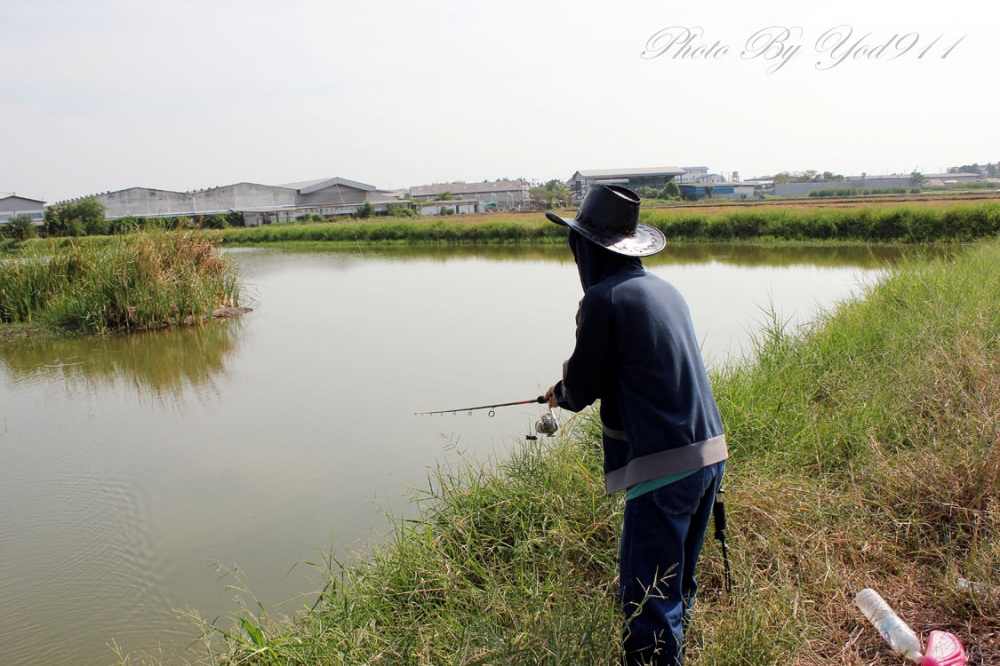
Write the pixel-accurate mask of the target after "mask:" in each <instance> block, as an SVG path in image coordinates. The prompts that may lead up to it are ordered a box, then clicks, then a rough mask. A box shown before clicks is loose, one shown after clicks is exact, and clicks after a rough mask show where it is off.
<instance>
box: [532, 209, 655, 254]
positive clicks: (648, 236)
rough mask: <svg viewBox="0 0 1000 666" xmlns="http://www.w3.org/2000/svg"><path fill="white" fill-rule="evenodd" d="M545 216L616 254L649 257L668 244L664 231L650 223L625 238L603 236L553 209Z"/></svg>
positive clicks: (641, 225) (640, 226)
mask: <svg viewBox="0 0 1000 666" xmlns="http://www.w3.org/2000/svg"><path fill="white" fill-rule="evenodd" d="M545 217H547V218H549V220H550V221H552V222H555V223H556V224H561V225H562V226H564V227H569V228H570V229H573V230H574V231H576V232H577V233H578V234H580V235H581V236H583V237H584V238H586V239H587V240H589V241H591V242H592V243H596V244H598V245H600V246H601V247H605V248H607V249H609V250H611V251H612V252H614V253H616V254H623V255H625V256H627V257H648V256H649V255H651V254H656V253H657V252H659V251H660V250H662V249H663V248H665V247H666V246H667V237H666V236H664V235H663V232H662V231H660V230H659V229H657V228H656V227H651V226H649V225H648V224H639V225H638V226H637V227H636V229H635V233H634V234H633V235H631V236H626V237H624V238H618V237H612V236H608V237H601V236H599V235H597V234H595V233H594V232H592V231H591V230H590V229H588V228H587V227H584V226H583V225H581V224H579V223H578V222H577V221H576V218H566V217H559V216H558V215H556V214H555V213H553V212H551V211H546V212H545Z"/></svg>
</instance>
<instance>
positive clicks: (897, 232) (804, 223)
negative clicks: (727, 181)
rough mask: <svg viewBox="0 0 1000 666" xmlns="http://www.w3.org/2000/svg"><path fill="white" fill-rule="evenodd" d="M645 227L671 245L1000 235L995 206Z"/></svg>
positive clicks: (769, 215)
mask: <svg viewBox="0 0 1000 666" xmlns="http://www.w3.org/2000/svg"><path fill="white" fill-rule="evenodd" d="M640 219H641V220H642V221H643V222H645V223H646V224H650V225H653V226H655V227H658V228H659V229H661V230H662V231H663V232H664V233H665V234H666V235H667V238H668V239H670V240H709V241H727V240H752V239H765V238H766V239H777V240H786V241H789V240H791V241H804V240H838V241H861V242H902V243H933V242H941V241H959V242H967V241H972V240H976V239H981V238H993V237H996V235H997V234H998V233H1000V203H997V202H985V203H978V204H956V205H948V206H920V205H880V206H871V207H857V208H854V207H852V208H813V209H808V208H806V209H803V208H795V207H788V208H779V207H774V208H771V207H768V208H756V209H755V208H753V207H747V208H741V209H735V210H732V211H726V212H722V213H717V212H715V213H705V212H694V211H688V210H671V209H669V208H654V209H650V210H645V211H643V212H642V213H641V216H640Z"/></svg>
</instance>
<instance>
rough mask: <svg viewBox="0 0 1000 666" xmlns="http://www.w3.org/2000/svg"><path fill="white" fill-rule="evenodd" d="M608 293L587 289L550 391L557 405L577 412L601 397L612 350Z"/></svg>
mask: <svg viewBox="0 0 1000 666" xmlns="http://www.w3.org/2000/svg"><path fill="white" fill-rule="evenodd" d="M613 331H614V321H613V317H612V311H611V303H610V294H609V293H607V292H604V291H603V290H598V289H590V290H589V291H588V292H587V293H586V294H585V295H584V297H583V300H581V301H580V309H579V311H578V312H577V315H576V347H575V348H574V349H573V354H572V356H570V357H569V359H568V360H567V361H566V362H565V363H563V377H562V380H561V381H559V382H557V383H556V386H555V390H554V392H553V394H554V396H555V398H556V400H557V401H558V403H559V406H560V407H563V408H565V409H568V410H570V411H574V412H579V411H580V410H582V409H584V408H585V407H587V406H588V405H590V404H592V403H593V402H594V401H595V400H597V399H598V398H600V397H601V392H602V390H603V389H604V387H605V386H606V377H607V373H608V371H609V368H610V366H611V363H610V361H611V357H612V354H613V353H614V345H613Z"/></svg>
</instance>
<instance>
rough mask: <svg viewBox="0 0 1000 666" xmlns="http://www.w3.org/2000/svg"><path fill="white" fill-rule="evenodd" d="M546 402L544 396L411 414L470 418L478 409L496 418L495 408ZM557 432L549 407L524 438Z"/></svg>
mask: <svg viewBox="0 0 1000 666" xmlns="http://www.w3.org/2000/svg"><path fill="white" fill-rule="evenodd" d="M547 402H548V400H546V399H545V396H542V395H540V396H538V397H537V398H533V399H531V400H516V401H514V402H500V403H497V404H495V405H480V406H479V407H463V408H461V409H442V410H439V411H436V412H413V415H414V416H424V415H427V414H457V413H458V412H468V413H469V416H472V412H474V411H477V410H480V409H488V410H490V411H489V412H488V414H489V416H491V417H493V416H496V412H495V411H494V410H495V409H496V408H497V407H511V406H513V405H531V404H538V405H544V404H546V403H547ZM558 430H559V420H558V419H556V415H555V413H554V412H553V411H552V407H549V411H548V412H546V413H545V414H542V418H540V419H538V421H536V422H535V431H534V433H532V432H531V431H530V430H529V431H528V434H527V436H526V439H529V440H535V439H538V435H548V436H549V437H554V436H555V434H556V432H557V431H558Z"/></svg>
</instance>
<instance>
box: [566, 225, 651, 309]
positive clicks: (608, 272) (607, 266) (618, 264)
mask: <svg viewBox="0 0 1000 666" xmlns="http://www.w3.org/2000/svg"><path fill="white" fill-rule="evenodd" d="M569 249H570V250H572V251H573V258H574V259H576V266H577V268H578V269H579V270H580V284H582V285H583V291H584V293H586V291H587V290H588V289H590V288H591V287H593V286H594V285H596V284H598V283H600V282H603V281H604V280H606V279H608V278H609V277H611V276H612V275H614V274H615V273H619V272H621V271H627V270H628V271H635V270H638V271H639V272H644V271H643V268H642V260H641V259H640V258H639V257H630V256H626V255H623V254H616V253H614V252H612V251H611V250H608V249H607V248H605V247H602V246H600V245H598V244H596V243H593V242H591V241H589V240H587V239H586V238H584V237H583V236H582V235H581V234H580V233H578V232H577V231H576V230H575V229H572V228H571V229H570V232H569Z"/></svg>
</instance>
